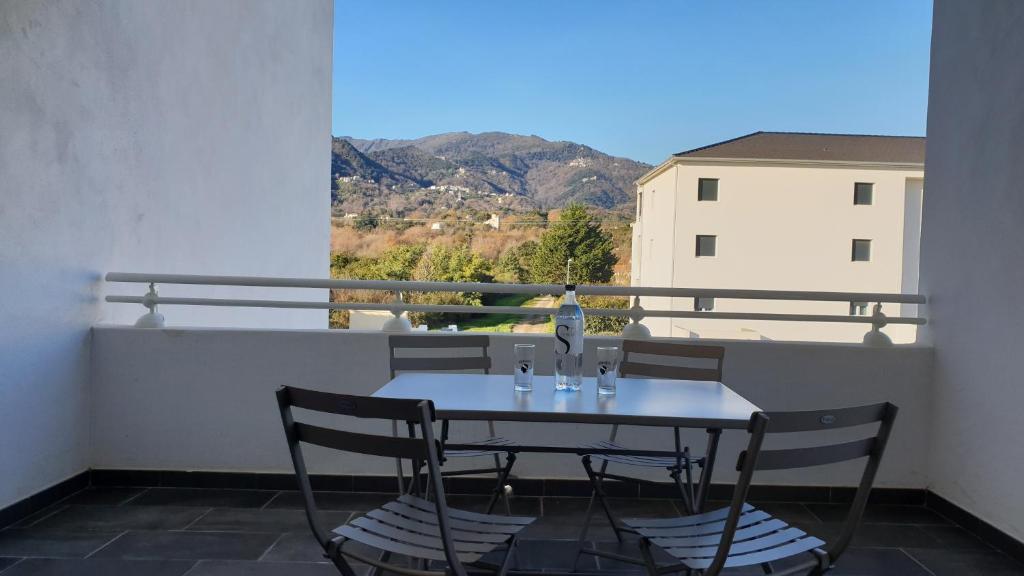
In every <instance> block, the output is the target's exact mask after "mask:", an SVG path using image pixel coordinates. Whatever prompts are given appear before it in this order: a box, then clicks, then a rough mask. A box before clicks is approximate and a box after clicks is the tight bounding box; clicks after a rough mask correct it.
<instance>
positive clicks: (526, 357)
mask: <svg viewBox="0 0 1024 576" xmlns="http://www.w3.org/2000/svg"><path fill="white" fill-rule="evenodd" d="M536 354H537V347H536V346H534V345H533V344H516V348H515V357H516V367H515V390H516V392H529V391H531V390H533V359H534V357H535V356H536Z"/></svg>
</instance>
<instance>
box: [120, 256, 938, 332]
mask: <svg viewBox="0 0 1024 576" xmlns="http://www.w3.org/2000/svg"><path fill="white" fill-rule="evenodd" d="M106 281H107V282H125V283H136V284H148V285H149V291H148V292H147V293H146V294H145V295H143V296H127V295H108V296H107V297H106V301H107V302H115V303H127V304H141V305H143V306H145V307H146V308H147V309H149V312H148V313H146V314H145V315H143V316H142V317H141V318H139V320H138V321H137V322H136V324H135V325H136V326H138V327H162V326H163V322H164V319H163V316H162V315H161V314H160V313H159V312H158V311H157V309H158V307H159V306H160V305H184V306H232V307H255V308H294V309H326V310H386V311H389V312H391V314H392V316H393V317H392V318H390V319H389V320H388V321H387V322H386V323H385V324H384V326H383V330H384V331H389V332H403V331H409V330H411V329H412V326H411V325H410V323H409V321H408V320H407V319H406V318H404V317H403V316H402V313H403V312H433V313H449V314H518V315H523V316H533V315H545V314H554V313H556V312H557V308H534V307H526V306H465V305H451V304H411V303H407V302H405V301H404V295H405V294H407V293H409V292H480V293H489V294H527V295H556V296H557V295H561V294H564V292H565V287H564V286H562V285H558V284H498V283H479V282H411V281H394V280H329V279H320V278H273V277H261V276H205V275H195V274H141V273H126V272H110V273H108V274H107V275H106ZM158 284H189V285H204V286H238V287H260V288H319V289H325V288H326V289H330V290H379V291H388V292H391V293H392V294H393V300H392V301H391V302H389V303H373V302H317V301H296V300H254V299H237V298H195V297H192V298H184V297H166V296H160V295H159V294H158V292H157V285H158ZM576 292H577V293H578V294H580V295H595V296H598V295H599V296H626V297H630V298H632V299H633V305H632V306H631V307H629V308H622V309H617V308H584V312H585V313H586V314H588V315H595V316H610V317H626V318H629V319H630V322H629V323H628V324H626V326H625V327H624V328H623V330H622V335H623V336H624V337H628V338H648V337H650V335H651V333H650V330H648V329H647V327H646V326H644V325H643V324H641V323H640V322H641V320H643V319H644V318H702V319H722V320H768V321H789V322H831V323H848V324H869V325H870V326H871V329H870V330H869V331H868V333H867V334H865V336H864V343H865V344H869V345H875V346H884V345H891V344H892V341H891V340H890V339H889V337H888V336H887V335H886V334H884V333H883V332H881V329H882V328H883V327H885V326H886V325H889V324H907V325H916V326H921V325H924V324H926V322H927V320H926V319H925V318H922V317H918V316H912V317H911V316H888V315H886V314H884V313H883V312H882V306H883V304H894V305H895V304H924V303H925V302H926V299H925V297H924V296H921V295H918V294H888V293H875V292H807V291H788V290H731V289H711V288H657V287H642V286H607V285H579V286H577V288H576ZM641 296H656V297H673V298H675V297H678V298H698V297H704V298H722V299H727V298H728V299H741V300H777V301H807V302H870V303H874V309H873V313H872V314H871V315H870V316H847V315H838V314H797V313H785V314H784V313H764V312H699V311H688V310H651V309H646V308H643V307H642V306H640V297H641Z"/></svg>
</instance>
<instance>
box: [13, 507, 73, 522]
mask: <svg viewBox="0 0 1024 576" xmlns="http://www.w3.org/2000/svg"><path fill="white" fill-rule="evenodd" d="M65 509H67V506H66V505H64V504H62V503H59V502H58V503H57V504H54V505H52V506H47V507H46V508H43V509H42V510H38V511H36V512H34V513H32V514H29V515H28V516H25V517H24V518H22V519H20V520H18V521H17V522H15V523H14V524H11V525H10V526H9V527H10V528H28V527H29V526H32V525H34V524H36V523H37V522H39V521H41V520H43V519H46V518H49V517H50V516H53V515H54V514H56V513H58V512H60V511H61V510H65Z"/></svg>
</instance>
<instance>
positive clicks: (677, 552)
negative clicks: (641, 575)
mask: <svg viewBox="0 0 1024 576" xmlns="http://www.w3.org/2000/svg"><path fill="white" fill-rule="evenodd" d="M806 535H807V534H806V533H804V531H803V530H799V529H797V528H787V529H785V530H779V531H776V532H772V533H770V534H766V535H764V536H761V537H758V538H752V539H749V540H745V541H743V542H735V541H734V542H733V543H732V546H730V547H729V554H747V553H750V552H757V551H759V550H767V549H769V548H775V547H778V546H781V545H783V544H787V543H789V542H792V541H794V540H799V539H800V538H802V537H804V536H806ZM658 545H659V546H661V547H662V548H665V549H666V550H667V551H668V553H669V554H672V555H673V556H676V557H679V558H711V557H713V556H714V555H715V553H716V552H718V543H717V542H716V543H715V544H714V545H706V546H669V547H666V546H664V545H663V544H662V543H660V542H658Z"/></svg>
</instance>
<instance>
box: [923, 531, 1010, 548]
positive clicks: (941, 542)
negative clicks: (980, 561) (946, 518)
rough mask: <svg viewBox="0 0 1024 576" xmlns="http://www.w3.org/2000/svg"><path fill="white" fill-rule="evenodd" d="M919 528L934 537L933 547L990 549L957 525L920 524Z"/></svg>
mask: <svg viewBox="0 0 1024 576" xmlns="http://www.w3.org/2000/svg"><path fill="white" fill-rule="evenodd" d="M920 528H921V530H923V531H924V532H925V533H926V534H928V535H929V536H931V537H932V538H934V539H935V542H936V544H937V545H936V546H934V547H935V548H947V549H950V550H963V549H971V550H992V547H991V546H989V545H988V544H986V543H985V542H983V541H982V540H981V539H980V538H978V537H977V536H975V535H974V534H971V533H970V532H968V531H967V530H964V529H963V528H961V527H959V526H920ZM927 547H928V548H930V547H931V546H927Z"/></svg>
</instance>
